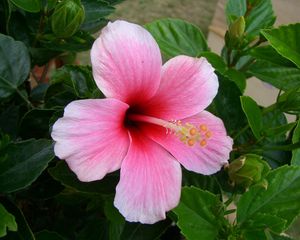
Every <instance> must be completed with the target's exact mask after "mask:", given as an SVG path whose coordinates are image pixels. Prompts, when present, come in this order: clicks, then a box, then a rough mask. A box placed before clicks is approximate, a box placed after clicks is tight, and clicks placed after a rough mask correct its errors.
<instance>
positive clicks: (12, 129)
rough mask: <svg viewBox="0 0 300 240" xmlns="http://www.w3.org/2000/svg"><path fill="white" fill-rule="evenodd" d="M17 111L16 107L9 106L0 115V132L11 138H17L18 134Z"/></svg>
mask: <svg viewBox="0 0 300 240" xmlns="http://www.w3.org/2000/svg"><path fill="white" fill-rule="evenodd" d="M19 109H20V108H19V107H18V106H13V105H11V106H8V107H6V109H4V110H3V111H1V113H0V130H1V131H2V132H3V133H6V134H9V135H10V136H11V137H12V138H15V137H17V134H18V124H19Z"/></svg>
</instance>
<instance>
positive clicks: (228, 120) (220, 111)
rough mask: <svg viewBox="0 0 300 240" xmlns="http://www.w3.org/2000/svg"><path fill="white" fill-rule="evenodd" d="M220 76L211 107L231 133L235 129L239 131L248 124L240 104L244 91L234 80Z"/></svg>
mask: <svg viewBox="0 0 300 240" xmlns="http://www.w3.org/2000/svg"><path fill="white" fill-rule="evenodd" d="M218 76H219V91H218V94H217V96H216V97H215V98H214V101H213V103H212V104H211V106H210V107H211V108H212V110H213V111H215V114H216V115H217V116H219V117H220V118H221V119H222V120H223V121H224V124H225V127H226V129H227V131H228V132H229V134H232V132H233V131H238V130H239V129H241V128H243V127H244V126H245V124H246V118H245V115H244V113H243V110H242V108H241V104H240V96H241V95H242V93H241V91H240V90H239V88H238V87H237V86H236V84H235V83H234V82H232V81H230V80H228V79H227V78H226V77H224V76H221V75H218Z"/></svg>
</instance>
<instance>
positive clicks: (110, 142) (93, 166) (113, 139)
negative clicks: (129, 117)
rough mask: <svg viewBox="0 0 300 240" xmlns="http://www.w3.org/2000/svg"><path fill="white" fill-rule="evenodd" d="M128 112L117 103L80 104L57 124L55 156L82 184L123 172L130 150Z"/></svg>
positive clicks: (66, 109) (90, 102)
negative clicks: (125, 119) (65, 164)
mask: <svg viewBox="0 0 300 240" xmlns="http://www.w3.org/2000/svg"><path fill="white" fill-rule="evenodd" d="M127 109H128V105H127V104H126V103H123V102H120V101H118V100H115V99H101V100H100V99H98V100H96V99H95V100H79V101H74V102H71V103H70V104H69V105H67V107H66V108H65V112H64V116H63V117H62V118H60V119H58V120H57V121H56V122H55V124H54V125H53V129H52V133H51V136H52V138H53V139H54V141H55V142H56V143H55V147H54V151H55V155H56V156H58V157H59V158H61V159H65V160H66V162H67V163H68V165H69V167H70V168H71V169H72V171H73V172H75V173H76V175H77V177H78V178H79V180H81V181H94V180H99V179H102V178H103V177H104V176H105V175H106V174H107V173H109V172H113V171H115V170H117V169H119V168H120V166H121V162H122V160H123V159H124V157H125V155H126V153H127V151H128V146H129V136H128V131H127V130H126V129H125V128H124V126H123V122H124V117H125V112H126V110H127Z"/></svg>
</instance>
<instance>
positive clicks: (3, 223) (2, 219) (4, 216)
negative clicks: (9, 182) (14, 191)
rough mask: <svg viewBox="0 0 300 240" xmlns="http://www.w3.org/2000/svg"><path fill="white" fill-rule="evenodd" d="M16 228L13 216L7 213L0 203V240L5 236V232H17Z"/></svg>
mask: <svg viewBox="0 0 300 240" xmlns="http://www.w3.org/2000/svg"><path fill="white" fill-rule="evenodd" d="M17 229H18V226H17V223H16V220H15V217H14V215H12V214H11V213H9V212H8V211H7V210H6V209H5V207H4V206H3V205H2V204H1V203H0V238H1V237H4V236H5V235H6V231H7V230H8V231H17Z"/></svg>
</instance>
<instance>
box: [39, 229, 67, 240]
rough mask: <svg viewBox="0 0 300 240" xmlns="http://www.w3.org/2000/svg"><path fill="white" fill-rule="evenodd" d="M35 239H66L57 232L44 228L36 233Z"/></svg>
mask: <svg viewBox="0 0 300 240" xmlns="http://www.w3.org/2000/svg"><path fill="white" fill-rule="evenodd" d="M35 240H64V238H63V237H62V236H60V235H59V234H58V233H56V232H50V231H48V230H43V231H40V232H38V233H36V234H35Z"/></svg>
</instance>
